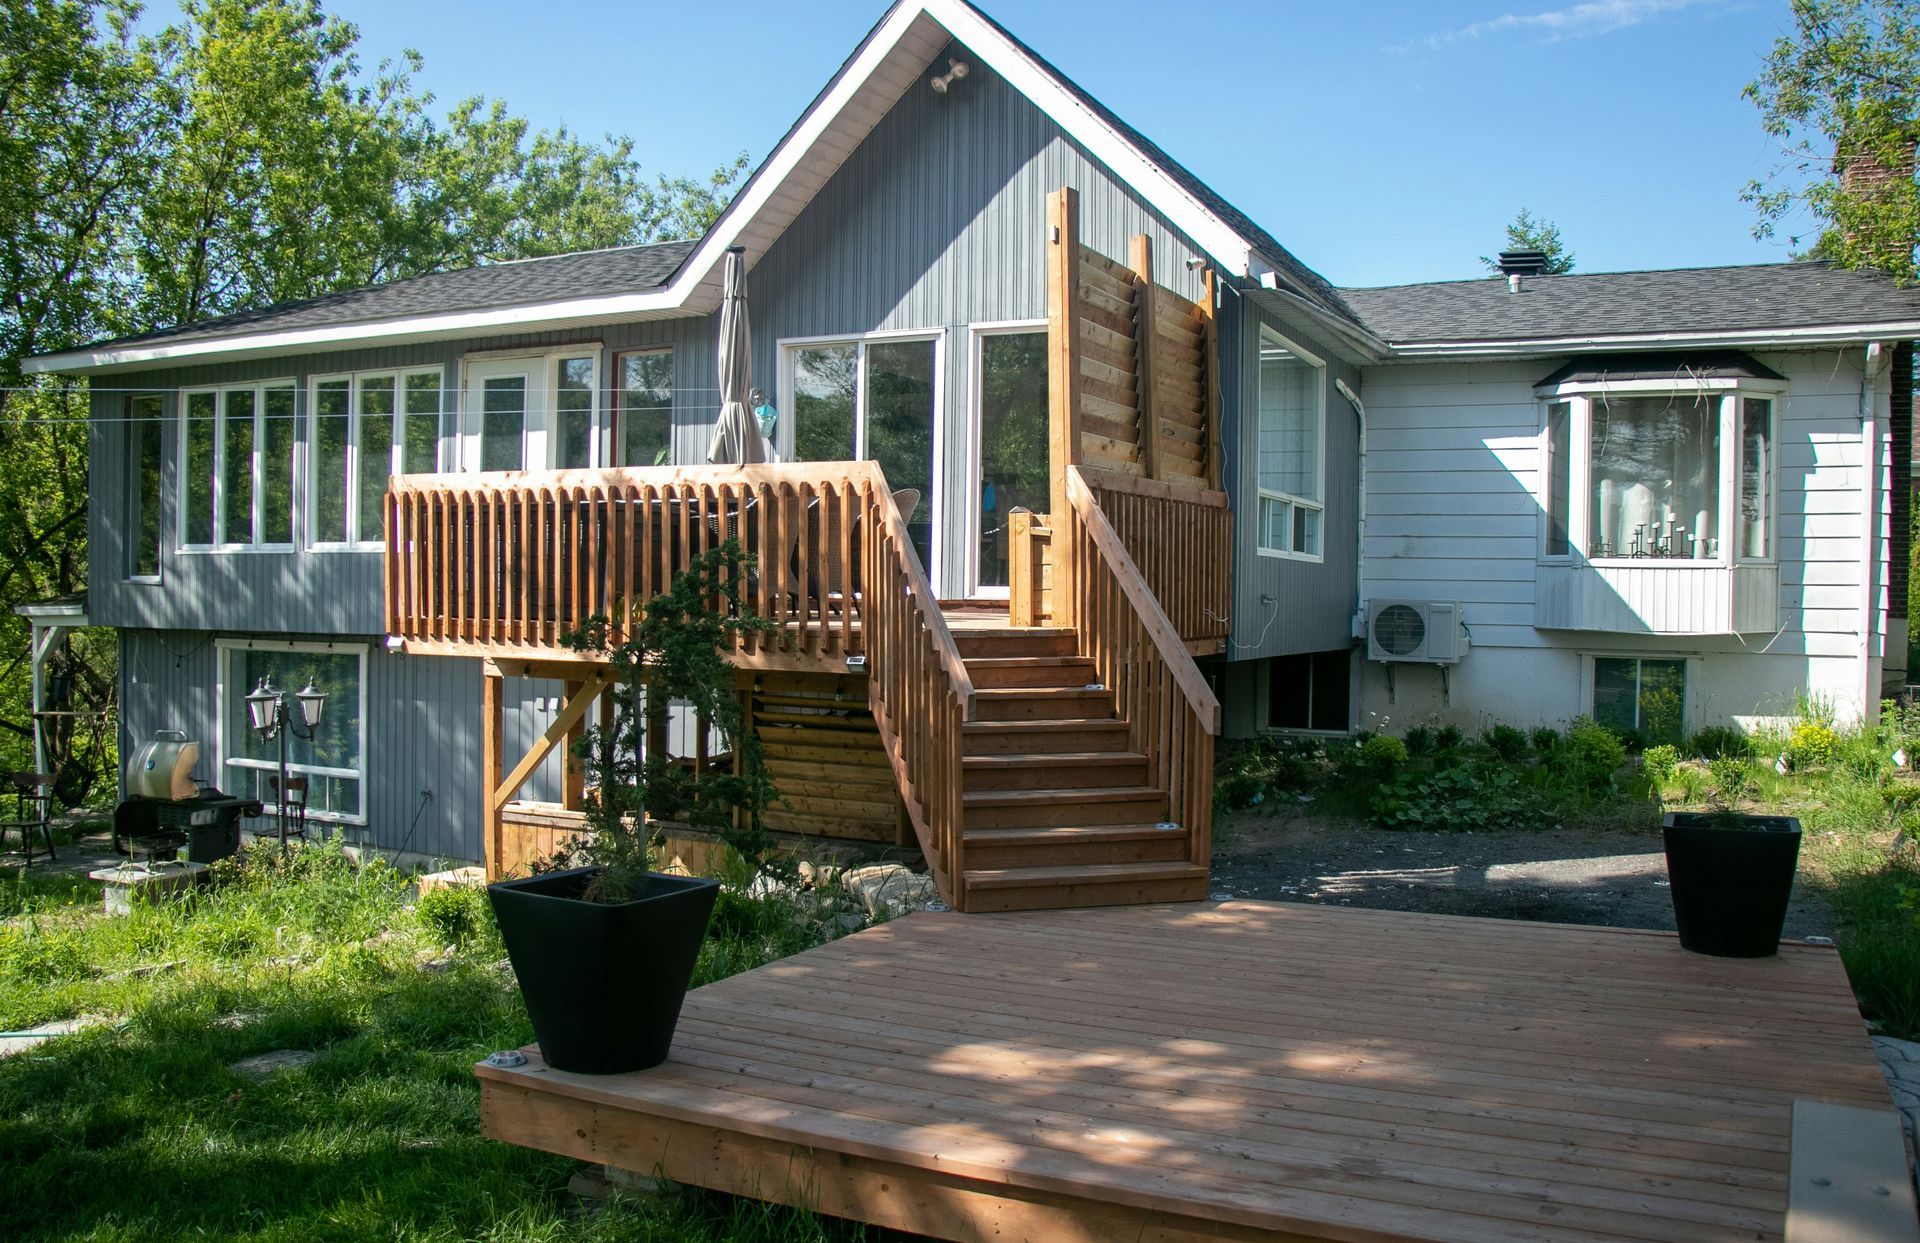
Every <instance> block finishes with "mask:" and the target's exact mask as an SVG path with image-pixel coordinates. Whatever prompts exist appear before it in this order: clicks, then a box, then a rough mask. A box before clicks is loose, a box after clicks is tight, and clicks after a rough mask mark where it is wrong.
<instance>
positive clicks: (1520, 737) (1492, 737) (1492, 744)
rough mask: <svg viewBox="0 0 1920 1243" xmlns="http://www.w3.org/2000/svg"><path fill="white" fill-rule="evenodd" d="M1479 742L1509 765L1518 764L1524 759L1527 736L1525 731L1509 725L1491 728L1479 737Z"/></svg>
mask: <svg viewBox="0 0 1920 1243" xmlns="http://www.w3.org/2000/svg"><path fill="white" fill-rule="evenodd" d="M1480 741H1481V742H1484V743H1486V744H1487V750H1489V751H1491V752H1493V753H1494V754H1495V755H1497V756H1499V757H1500V758H1501V759H1503V760H1505V761H1506V762H1507V763H1509V764H1518V763H1519V762H1520V761H1521V760H1523V759H1525V758H1526V754H1527V735H1526V733H1525V731H1523V730H1520V729H1516V728H1514V727H1513V726H1511V725H1495V726H1493V727H1491V728H1490V729H1488V730H1487V731H1486V732H1485V733H1484V734H1481V735H1480Z"/></svg>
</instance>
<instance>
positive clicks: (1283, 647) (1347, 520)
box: [1220, 291, 1366, 660]
mask: <svg viewBox="0 0 1920 1243" xmlns="http://www.w3.org/2000/svg"><path fill="white" fill-rule="evenodd" d="M1262 324H1266V325H1267V326H1269V327H1271V328H1272V329H1273V330H1274V331H1276V332H1278V333H1280V334H1281V335H1282V336H1284V337H1286V338H1287V339H1288V340H1290V341H1294V342H1297V343H1298V344H1299V345H1300V347H1301V348H1302V349H1306V350H1309V351H1311V352H1312V353H1313V354H1314V355H1315V356H1316V357H1318V358H1321V359H1324V360H1325V361H1326V364H1327V369H1326V377H1325V384H1326V408H1327V441H1326V446H1325V453H1326V502H1325V503H1326V516H1325V517H1324V518H1323V519H1322V520H1321V522H1322V532H1323V544H1324V556H1323V559H1322V560H1321V561H1318V562H1313V561H1303V560H1294V559H1291V558H1282V557H1263V556H1261V555H1260V554H1259V542H1260V532H1259V522H1258V515H1259V505H1258V502H1257V497H1258V495H1259V480H1258V476H1257V464H1256V455H1255V452H1254V446H1255V444H1256V442H1257V438H1258V435H1259V423H1258V415H1257V413H1256V412H1257V410H1258V408H1259V406H1258V403H1259V381H1260V326H1261V325H1262ZM1336 379H1344V380H1345V381H1346V382H1347V383H1348V384H1349V385H1350V386H1351V387H1352V388H1353V390H1354V391H1355V392H1357V393H1360V398H1361V400H1362V401H1365V400H1366V394H1365V393H1364V392H1362V391H1361V389H1360V372H1359V371H1358V370H1357V369H1356V368H1354V367H1352V366H1349V365H1348V364H1347V363H1345V362H1343V361H1341V360H1340V358H1339V357H1338V356H1337V355H1336V354H1334V352H1333V351H1332V350H1331V349H1329V348H1328V347H1327V345H1326V344H1325V343H1324V341H1322V340H1320V339H1317V338H1316V336H1315V334H1314V333H1313V331H1312V330H1311V329H1309V328H1308V326H1307V325H1306V324H1304V323H1302V322H1300V321H1299V320H1297V319H1295V318H1292V317H1285V316H1281V315H1278V314H1276V313H1274V312H1272V311H1269V310H1268V309H1267V308H1265V307H1263V306H1256V305H1255V304H1254V303H1253V301H1252V300H1251V299H1250V298H1248V297H1246V296H1244V295H1241V294H1236V293H1233V292H1231V291H1230V292H1229V293H1228V294H1227V296H1226V299H1225V304H1224V306H1223V307H1222V308H1221V325H1220V387H1221V390H1222V394H1221V395H1222V397H1223V399H1224V401H1225V408H1226V417H1225V421H1224V422H1223V425H1222V433H1223V436H1224V441H1223V449H1224V452H1223V453H1222V459H1221V476H1222V479H1223V480H1224V482H1225V483H1226V487H1227V493H1228V495H1229V496H1230V497H1231V498H1232V503H1233V511H1234V516H1235V521H1234V524H1233V532H1234V534H1233V539H1234V554H1233V570H1234V573H1233V640H1232V646H1231V648H1230V649H1229V651H1228V659H1229V660H1255V659H1259V658H1260V657H1264V656H1284V655H1289V654H1291V653H1294V652H1323V651H1331V650H1333V649H1334V648H1340V647H1346V646H1347V645H1348V644H1349V643H1351V642H1352V635H1353V613H1354V609H1355V607H1356V605H1357V600H1358V591H1359V583H1358V582H1357V580H1356V576H1355V569H1356V552H1357V548H1356V545H1355V532H1356V529H1357V522H1358V516H1359V475H1358V472H1357V470H1356V469H1355V465H1354V458H1355V454H1356V453H1357V452H1358V448H1359V425H1358V423H1357V421H1356V420H1355V418H1354V412H1353V406H1352V404H1351V403H1350V402H1348V401H1347V399H1346V398H1345V397H1342V396H1341V395H1340V393H1339V391H1338V390H1337V389H1335V388H1334V381H1335V380H1336ZM1261 596H1272V597H1273V599H1274V601H1275V603H1274V605H1273V606H1272V607H1269V606H1268V605H1266V604H1263V603H1261V599H1260V597H1261Z"/></svg>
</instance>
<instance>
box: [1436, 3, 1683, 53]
mask: <svg viewBox="0 0 1920 1243" xmlns="http://www.w3.org/2000/svg"><path fill="white" fill-rule="evenodd" d="M1699 3H1702V0H1584V2H1583V3H1580V4H1573V5H1568V6H1567V7H1566V8H1564V9H1551V10H1548V11H1547V12H1545V13H1503V14H1501V15H1500V16H1499V17H1495V18H1491V19H1489V20H1487V21H1484V22H1475V23H1473V25H1471V26H1463V27H1461V28H1460V29H1459V30H1450V31H1447V32H1446V33H1444V34H1437V35H1433V36H1432V37H1430V38H1429V39H1428V40H1427V42H1428V43H1429V44H1430V45H1432V46H1434V47H1440V46H1443V45H1445V44H1448V43H1455V42H1458V41H1460V40H1462V39H1478V38H1480V37H1482V36H1483V35H1502V34H1533V35H1537V36H1539V37H1541V38H1542V39H1543V40H1544V41H1545V42H1548V43H1558V42H1560V41H1561V40H1563V39H1582V38H1586V37H1588V36H1590V35H1604V34H1610V33H1612V32H1613V31H1616V30H1625V29H1626V28H1627V27H1629V26H1638V25H1639V24H1640V23H1641V22H1644V21H1646V20H1647V19H1649V18H1652V17H1657V16H1659V15H1660V14H1662V13H1670V12H1672V11H1673V10H1675V9H1684V8H1688V7H1690V6H1692V5H1695V4H1699Z"/></svg>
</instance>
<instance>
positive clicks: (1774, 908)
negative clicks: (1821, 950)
mask: <svg viewBox="0 0 1920 1243" xmlns="http://www.w3.org/2000/svg"><path fill="white" fill-rule="evenodd" d="M1738 819H1739V822H1740V823H1741V824H1742V825H1744V826H1745V827H1726V825H1725V820H1724V818H1723V817H1719V816H1712V815H1703V814H1700V813H1696V812H1669V813H1667V816H1666V819H1665V820H1664V821H1663V822H1662V828H1661V836H1662V837H1664V838H1665V839H1666V846H1667V880H1668V882H1669V883H1670V884H1671V886H1672V891H1673V918H1674V922H1675V923H1676V924H1677V925H1679V928H1680V944H1681V945H1682V946H1684V947H1686V948H1687V949H1690V950H1692V951H1693V952H1695V953H1696V954H1712V955H1714V956H1716V957H1719V958H1765V957H1767V956H1768V955H1770V954H1774V953H1777V952H1779V949H1780V929H1781V926H1782V925H1784V924H1785V923H1786V921H1787V898H1788V897H1789V895H1791V894H1792V892H1793V870H1794V866H1795V864H1796V863H1797V862H1798V861H1799V858H1800V822H1799V821H1798V820H1796V819H1794V818H1793V817H1792V816H1740V817H1738Z"/></svg>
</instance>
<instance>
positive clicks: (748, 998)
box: [478, 902, 1892, 1243]
mask: <svg viewBox="0 0 1920 1243" xmlns="http://www.w3.org/2000/svg"><path fill="white" fill-rule="evenodd" d="M529 1054H530V1057H531V1059H532V1060H531V1061H530V1063H529V1065H528V1066H527V1067H524V1068H520V1069H515V1070H500V1069H495V1068H488V1067H482V1068H480V1070H479V1072H478V1073H479V1074H480V1075H481V1078H482V1082H483V1087H484V1092H483V1100H484V1117H485V1123H486V1129H487V1133H488V1134H490V1135H493V1136H495V1137H497V1138H504V1139H509V1140H513V1141H514V1142H520V1143H526V1144H529V1145H531V1146H534V1147H543V1148H549V1149H552V1150H554V1151H560V1152H565V1153H569V1154H571V1155H575V1156H581V1157H585V1158H587V1159H592V1160H599V1161H605V1162H608V1163H611V1164H618V1165H627V1166H629V1167H630V1168H638V1169H646V1170H651V1169H655V1168H659V1169H660V1170H662V1171H663V1172H665V1173H667V1174H669V1175H670V1176H672V1177H675V1178H679V1179H682V1180H683V1181H689V1182H697V1183H702V1184H704V1185H710V1186H718V1187H721V1188H723V1189H727V1190H733V1191H738V1192H743V1193H746V1194H756V1195H762V1196H765V1197H766V1198H771V1199H778V1200H784V1201H788V1202H794V1201H805V1202H808V1203H810V1204H812V1205H814V1206H815V1207H817V1208H819V1209H820V1210H821V1211H823V1212H829V1213H835V1214H838V1215H844V1216H854V1217H859V1218H863V1219H865V1220H870V1221H873V1222H875V1223H877V1224H880V1225H884V1226H889V1227H892V1228H897V1229H906V1230H914V1231H919V1232H922V1233H926V1234H929V1235H933V1236H935V1237H941V1238H952V1239H968V1240H971V1239H988V1238H1018V1237H1022V1236H1023V1235H1024V1236H1025V1237H1031V1238H1036V1239H1038V1238H1047V1239H1055V1238H1058V1239H1070V1240H1071V1239H1079V1238H1085V1239H1089V1240H1091V1239H1104V1238H1114V1237H1121V1236H1122V1235H1124V1236H1125V1237H1129V1238H1131V1237H1140V1238H1155V1239H1164V1240H1168V1241H1169V1243H1171V1241H1173V1240H1186V1239H1200V1238H1209V1237H1217V1238H1233V1239H1242V1238H1244V1239H1254V1238H1270V1239H1307V1238H1324V1239H1341V1240H1379V1239H1423V1240H1450V1241H1462V1243H1464V1241H1468V1240H1474V1241H1477V1240H1531V1241H1536V1243H1544V1241H1550V1240H1563V1241H1569V1243H1571V1241H1588V1240H1599V1239H1635V1240H1651V1241H1657V1243H1664V1241H1673V1243H1681V1241H1692V1240H1718V1239H1729V1240H1730V1239H1747V1240H1769V1239H1780V1238H1782V1237H1783V1229H1784V1221H1785V1214H1786V1209H1787V1200H1788V1178H1789V1158H1790V1154H1791V1134H1792V1118H1793V1109H1794V1102H1795V1101H1796V1100H1801V1101H1823V1102H1828V1103H1832V1104H1837V1105H1849V1106H1855V1107H1861V1108H1868V1109H1878V1110H1885V1111H1888V1112H1891V1108H1892V1105H1891V1101H1890V1099H1889V1095H1888V1091H1887V1088H1886V1085H1885V1082H1884V1081H1883V1079H1882V1078H1881V1075H1880V1071H1879V1068H1878V1065H1877V1063H1876V1061H1875V1059H1874V1057H1873V1053H1872V1050H1871V1046H1870V1044H1869V1042H1868V1039H1867V1034H1866V1031H1865V1028H1864V1025H1863V1024H1862V1023H1861V1021H1860V1017H1859V1014H1858V1011H1857V1009H1856V1008H1855V1003H1854V1000H1853V996H1852V993H1851V992H1850V990H1849V989H1848V987H1847V981H1846V976H1845V973H1844V971H1843V970H1842V969H1841V967H1840V964H1839V960H1838V957H1837V955H1836V954H1835V953H1834V952H1833V951H1832V950H1831V949H1826V948H1818V947H1809V946H1787V947H1783V950H1782V952H1781V954H1780V956H1779V957H1777V958H1773V959H1759V960H1748V961H1735V960H1723V959H1709V958H1703V957H1700V956H1698V955H1692V954H1688V953H1686V952H1685V951H1683V950H1681V949H1680V948H1679V946H1678V943H1677V942H1676V941H1675V940H1674V938H1672V937H1671V936H1668V935H1664V934H1648V933H1638V932H1630V931H1624V930H1616V929H1602V928H1577V927H1567V926H1560V925H1545V924H1522V923H1517V922H1513V921H1500V920H1480V919H1462V918H1454V917H1446V916H1426V915H1412V914H1402V913H1393V912H1377V911H1351V910H1338V909H1328V908H1323V907H1314V906H1307V905H1299V904H1280V903H1258V902H1229V903H1221V904H1217V905H1215V904H1182V905H1179V906H1168V907H1130V908H1117V909H1102V910H1077V911H1044V912H1031V913H1021V914H1013V915H1001V916H991V917H983V916H964V915H953V914H944V915H943V914H918V915H913V916H910V917H908V918H905V919H901V920H896V921H894V922H892V923H889V924H886V925H884V926H882V927H879V928H875V929H872V930H869V931H867V932H863V933H860V934H858V935H856V936H853V937H849V938H846V939H845V940H842V941H839V942H836V943H834V944H832V945H829V946H824V947H822V948H820V949H816V950H812V951H809V952H807V953H805V954H801V955H798V956H796V957H793V958H789V959H786V960H783V961H781V962H778V963H774V964H771V965H769V966H766V967H762V968H760V969H758V970H756V971H751V972H748V973H746V974H744V975H741V976H736V977H733V978H732V979H728V980H724V981H721V982H719V983H717V984H713V985H709V986H708V987H706V988H703V989H700V990H697V991H696V992H694V993H693V994H691V995H690V996H689V997H688V1000H687V1005H686V1009H685V1013H684V1016H683V1018H682V1021H681V1026H680V1032H679V1035H678V1037H677V1038H676V1041H675V1045H674V1052H673V1056H672V1058H671V1059H670V1060H669V1061H668V1063H667V1064H666V1065H665V1066H662V1067H660V1068H658V1069H656V1070H653V1071H648V1072H645V1073H643V1074H638V1075H619V1076H606V1077H595V1076H579V1075H568V1074H564V1073H560V1072H555V1071H549V1070H547V1069H545V1067H544V1066H543V1065H542V1064H541V1062H540V1061H539V1058H538V1055H537V1051H533V1050H529Z"/></svg>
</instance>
